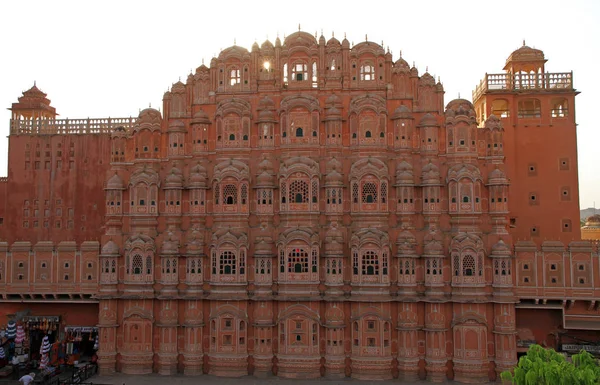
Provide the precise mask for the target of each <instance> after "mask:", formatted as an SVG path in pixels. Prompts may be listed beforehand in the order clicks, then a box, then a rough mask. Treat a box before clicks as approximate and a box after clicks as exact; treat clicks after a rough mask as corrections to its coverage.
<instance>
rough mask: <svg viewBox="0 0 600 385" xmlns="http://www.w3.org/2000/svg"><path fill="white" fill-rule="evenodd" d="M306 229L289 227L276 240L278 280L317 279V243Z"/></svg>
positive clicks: (306, 280)
mask: <svg viewBox="0 0 600 385" xmlns="http://www.w3.org/2000/svg"><path fill="white" fill-rule="evenodd" d="M316 242H317V241H316V239H315V234H312V233H311V232H310V230H308V229H301V228H299V229H290V230H287V231H285V232H284V233H282V234H281V235H280V237H279V241H278V246H277V247H278V252H279V281H281V282H292V283H293V282H316V281H318V280H319V274H318V273H319V245H318V244H317V243H316Z"/></svg>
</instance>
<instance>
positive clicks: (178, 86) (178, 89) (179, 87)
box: [171, 80, 185, 93]
mask: <svg viewBox="0 0 600 385" xmlns="http://www.w3.org/2000/svg"><path fill="white" fill-rule="evenodd" d="M183 92H185V84H183V83H182V82H181V80H180V81H178V82H177V83H175V84H173V86H172V87H171V93H183Z"/></svg>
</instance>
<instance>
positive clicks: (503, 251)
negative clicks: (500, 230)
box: [491, 239, 510, 257]
mask: <svg viewBox="0 0 600 385" xmlns="http://www.w3.org/2000/svg"><path fill="white" fill-rule="evenodd" d="M491 256H492V257H510V247H508V245H507V244H506V243H504V241H503V240H502V239H501V240H499V241H498V242H496V243H495V244H494V246H492V255H491Z"/></svg>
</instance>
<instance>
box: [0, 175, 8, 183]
mask: <svg viewBox="0 0 600 385" xmlns="http://www.w3.org/2000/svg"><path fill="white" fill-rule="evenodd" d="M2 182H4V183H6V182H8V177H7V176H0V183H2Z"/></svg>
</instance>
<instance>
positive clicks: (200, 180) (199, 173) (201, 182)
mask: <svg viewBox="0 0 600 385" xmlns="http://www.w3.org/2000/svg"><path fill="white" fill-rule="evenodd" d="M207 179H208V174H207V173H206V168H204V166H202V164H200V162H198V163H197V164H196V165H195V166H194V167H192V168H191V169H190V177H189V179H188V187H190V188H207V184H206V180H207Z"/></svg>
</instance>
